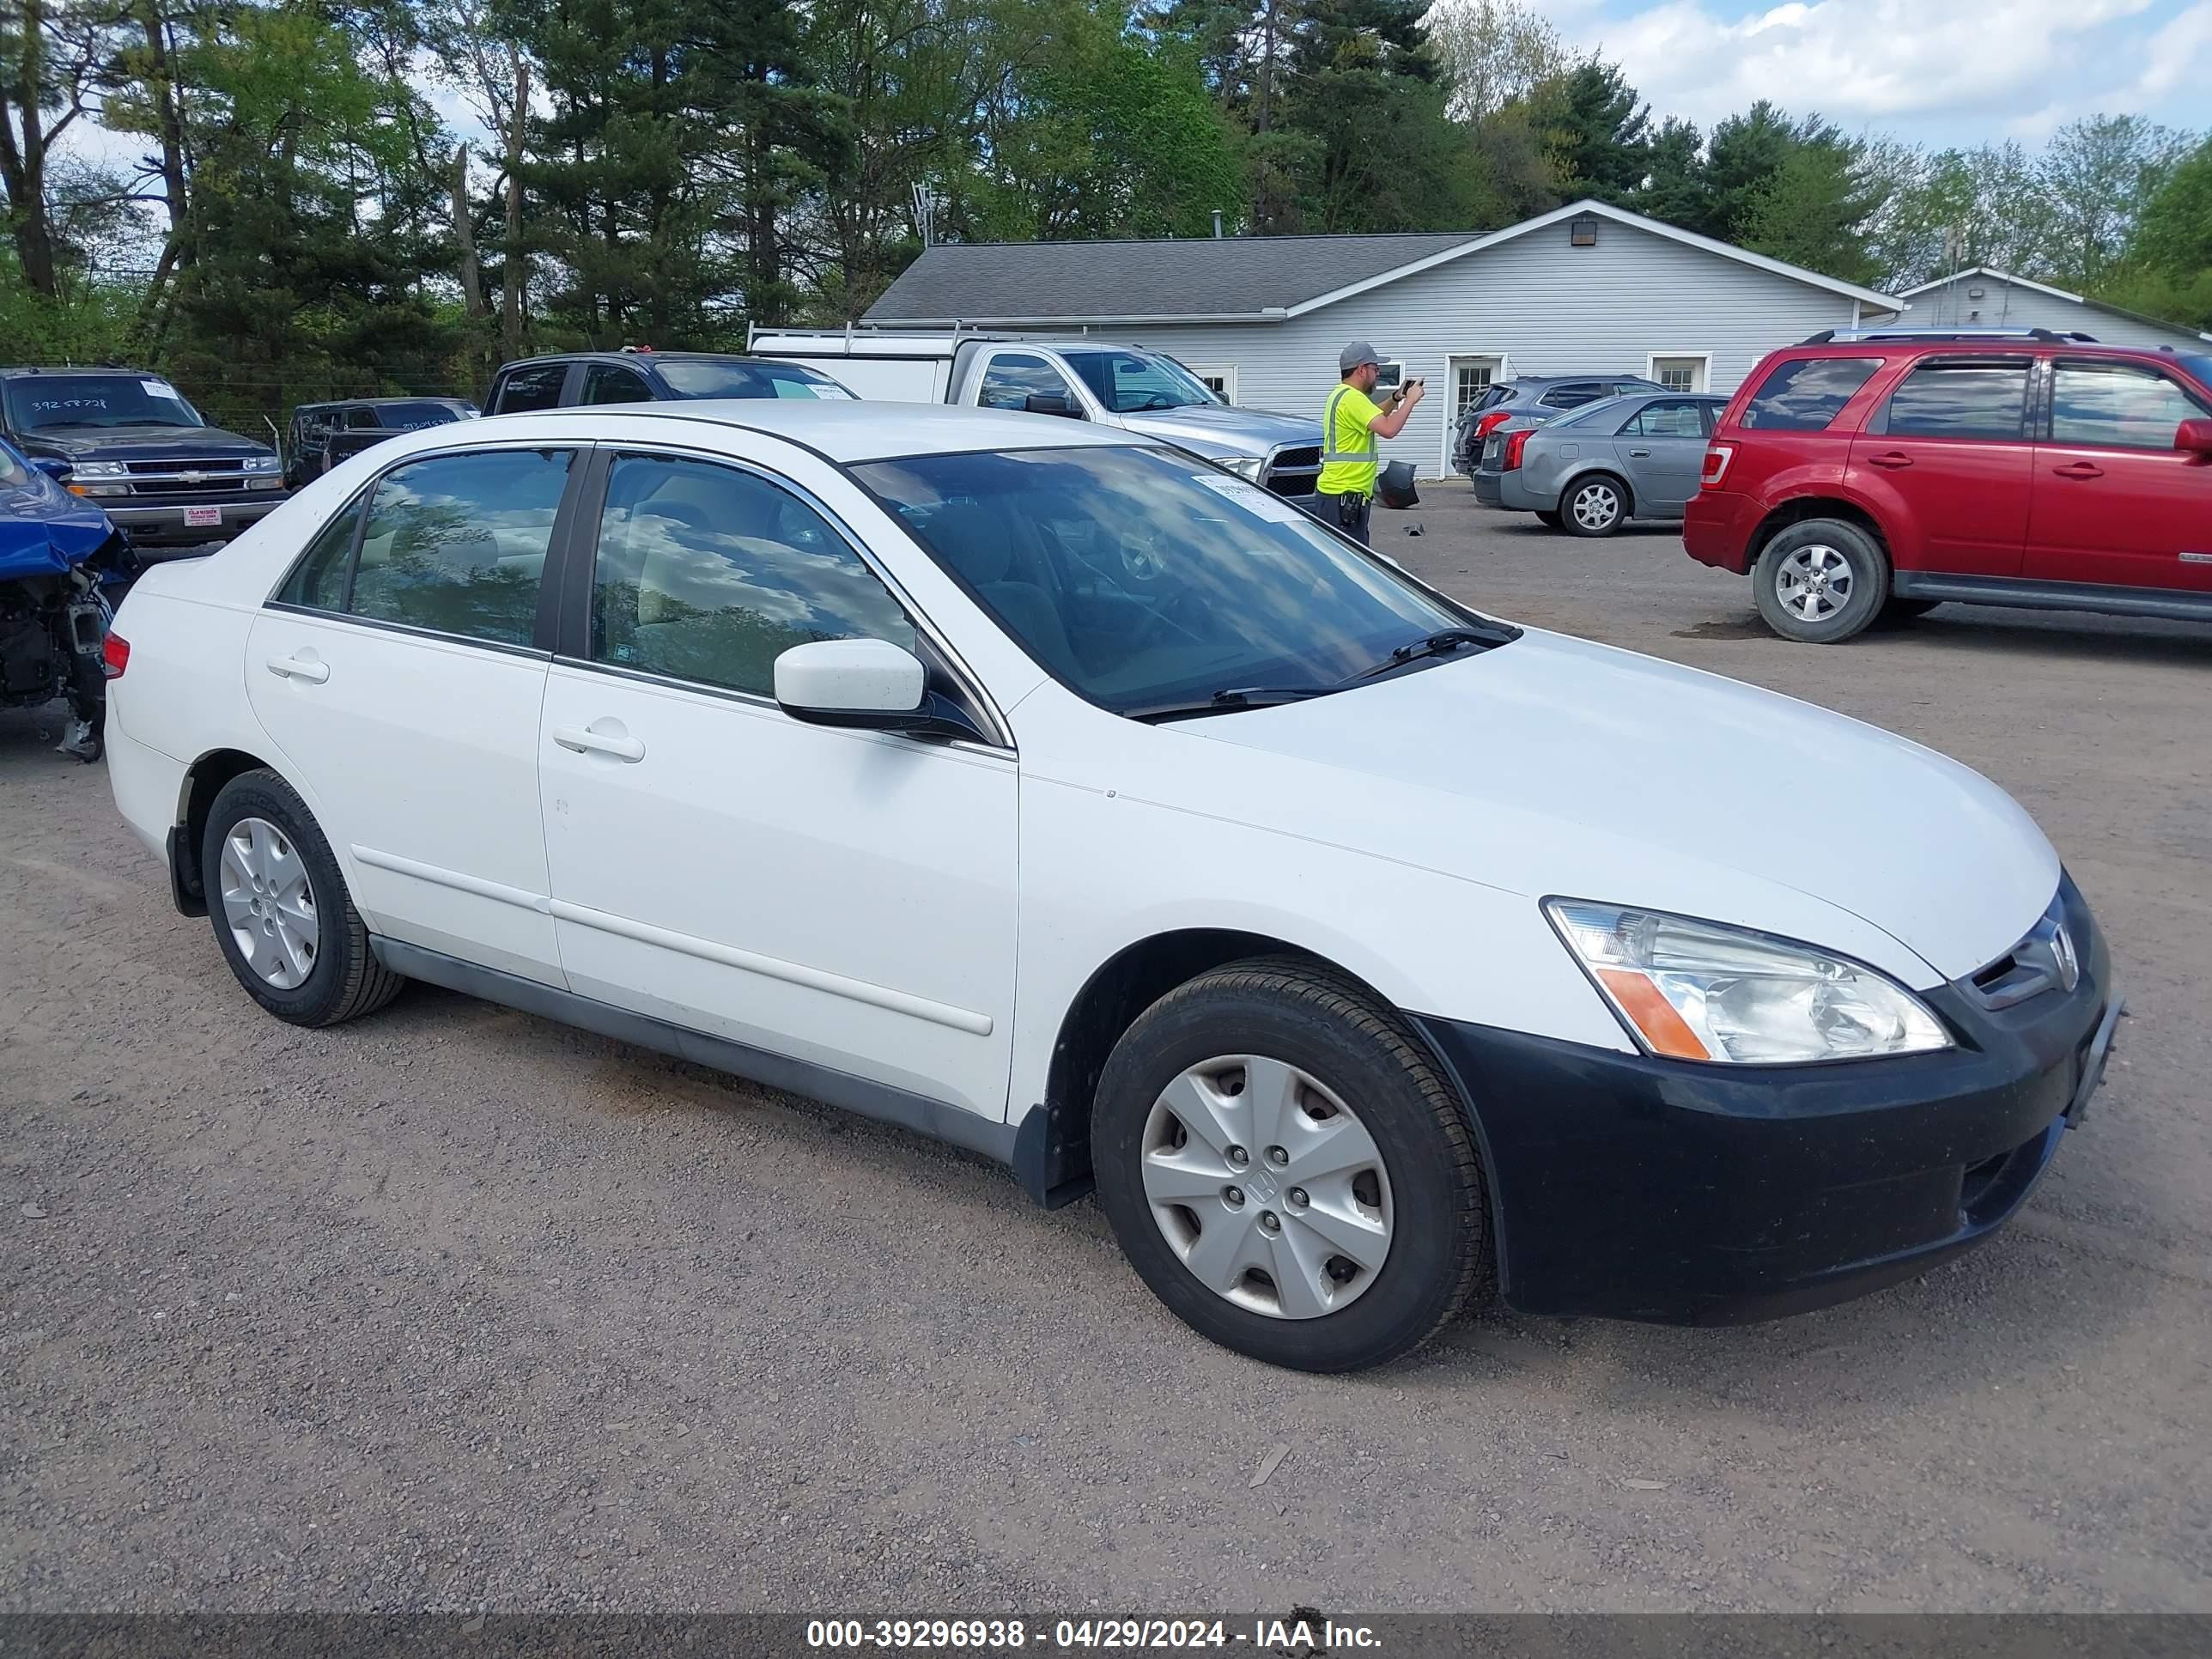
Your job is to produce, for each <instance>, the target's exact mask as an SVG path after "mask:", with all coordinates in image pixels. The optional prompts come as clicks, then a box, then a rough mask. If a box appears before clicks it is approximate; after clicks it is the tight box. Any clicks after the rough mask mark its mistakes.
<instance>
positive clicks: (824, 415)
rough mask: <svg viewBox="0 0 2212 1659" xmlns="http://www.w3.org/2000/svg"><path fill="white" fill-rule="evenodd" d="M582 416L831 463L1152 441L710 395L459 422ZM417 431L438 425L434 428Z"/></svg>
mask: <svg viewBox="0 0 2212 1659" xmlns="http://www.w3.org/2000/svg"><path fill="white" fill-rule="evenodd" d="M589 420H597V421H605V422H617V423H619V425H620V427H621V428H622V429H621V430H618V431H617V432H615V433H613V434H612V436H613V437H614V438H615V439H617V440H623V439H633V438H634V437H635V428H633V427H632V426H631V424H630V423H632V422H641V423H648V424H652V425H664V424H665V426H666V427H667V428H684V427H694V428H696V427H707V428H722V429H723V430H725V431H738V432H757V433H759V434H761V435H763V436H764V437H769V438H779V439H781V440H783V441H786V442H788V443H793V444H798V445H799V446H801V447H805V448H807V449H811V450H813V451H814V452H816V453H817V454H820V455H823V456H824V457H826V458H827V459H829V460H832V461H836V462H839V463H855V462H861V461H883V460H897V459H907V458H909V457H913V456H917V455H944V454H958V453H974V452H978V451H985V450H1000V449H1083V448H1097V447H1104V446H1115V447H1123V448H1137V447H1145V446H1146V445H1155V444H1157V443H1158V440H1157V439H1152V438H1146V437H1143V436H1140V435H1136V434H1133V433H1125V432H1122V431H1121V430H1120V429H1119V428H1115V427H1107V426H1099V425H1096V424H1093V423H1092V422H1088V421H1071V420H1067V419H1066V418H1065V417H1062V416H1050V415H1030V414H1024V413H1019V412H1017V411H1014V410H989V409H961V408H955V407H953V406H952V405H951V404H896V403H865V402H861V401H860V400H859V399H853V400H850V401H848V400H845V399H836V400H833V401H829V402H812V401H800V400H798V399H782V398H702V399H699V400H697V401H688V400H687V401H685V402H681V403H661V404H580V405H578V406H576V407H574V408H569V409H543V410H529V411H526V412H525V413H522V414H519V415H492V416H486V417H485V418H484V419H483V420H481V421H471V422H467V428H468V431H469V434H470V440H471V441H479V442H481V441H485V440H487V439H489V438H493V437H496V436H497V435H498V434H499V433H500V432H501V430H502V429H511V428H510V423H512V422H547V423H549V424H554V423H557V424H558V425H564V426H565V425H569V424H574V423H579V422H584V421H589ZM424 429H425V430H426V431H433V432H442V431H445V430H447V428H442V427H432V428H424ZM685 435H689V434H685ZM661 436H662V437H663V438H665V439H671V440H672V439H674V438H675V437H677V436H678V431H676V430H664V431H663V432H662V434H661ZM449 441H450V440H449Z"/></svg>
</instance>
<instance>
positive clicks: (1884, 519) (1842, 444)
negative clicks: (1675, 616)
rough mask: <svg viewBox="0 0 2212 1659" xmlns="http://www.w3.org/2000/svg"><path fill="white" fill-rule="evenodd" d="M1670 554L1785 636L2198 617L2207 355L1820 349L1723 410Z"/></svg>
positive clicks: (1885, 340) (2032, 344) (1881, 334)
mask: <svg viewBox="0 0 2212 1659" xmlns="http://www.w3.org/2000/svg"><path fill="white" fill-rule="evenodd" d="M1682 540H1683V542H1684V544H1686V546H1687V548H1688V550H1689V553H1690V556H1691V557H1692V558H1693V559H1696V560H1698V561H1699V562H1702V563H1705V564H1710V565H1717V566H1718V567H1719V568H1721V569H1723V570H1733V571H1735V573H1736V574H1739V575H1742V574H1749V575H1750V576H1751V577H1752V580H1753V586H1754V588H1755V589H1756V592H1757V596H1758V600H1759V615H1760V616H1761V617H1765V620H1766V623H1767V626H1769V627H1770V628H1771V629H1774V631H1775V632H1776V633H1778V634H1780V635H1783V636H1784V637H1785V638H1788V639H1793V640H1805V641H1813V642H1815V643H1823V644H1825V643H1831V642H1833V641H1838V640H1847V639H1849V638H1850V637H1851V635H1854V634H1857V632H1858V631H1859V630H1860V629H1863V628H1865V627H1866V626H1867V625H1868V624H1869V623H1872V622H1874V621H1875V620H1876V619H1878V618H1880V617H1885V616H1890V617H1894V616H1899V615H1905V616H1913V615H1917V614H1918V613H1920V612H1921V611H1927V610H1929V609H1930V608H1932V607H1933V606H1936V605H1941V604H1943V603H1945V602H1946V601H1964V602H1966V603H1967V604H1973V605H2032V606H2037V607H2040V608H2045V609H2056V610H2075V611H2109V612H2113V613H2115V614H2118V615H2121V616H2132V617H2185V618H2190V619H2192V620H2199V621H2207V622H2212V347H2208V348H2207V353H2206V354H2201V355H2200V354H2187V355H2184V354H2179V353H2176V352H2172V351H2167V350H2137V349H2131V348H2125V347H2119V346H2102V345H2099V344H2098V343H2096V342H2095V341H2094V340H2093V339H2091V338H2090V337H2088V336H2087V335H2084V334H2060V333H2054V332H2052V331H2051V330H2048V329H2013V330H1991V329H1980V330H1958V329H1954V330H1945V331H1932V330H1929V331H1922V330H1911V329H1887V330H1883V329H1865V330H1850V331H1846V330H1840V329H1839V330H1836V331H1832V332H1829V333H1825V334H1816V335H1814V337H1812V338H1811V339H1809V340H1808V341H1806V342H1805V343H1804V344H1802V345H1797V346H1790V347H1789V348H1787V349H1784V350H1781V351H1778V352H1775V353H1773V354H1772V355H1771V356H1768V357H1767V359H1766V360H1765V362H1762V363H1760V364H1759V367H1758V368H1756V369H1754V370H1753V372H1752V374H1751V377H1750V378H1749V379H1748V380H1746V381H1745V382H1744V383H1743V385H1742V386H1741V388H1739V389H1738V391H1737V392H1736V394H1735V397H1733V398H1730V399H1729V405H1728V408H1727V409H1726V410H1723V413H1722V415H1721V418H1720V422H1719V424H1718V425H1717V427H1716V428H1714V431H1713V437H1712V441H1711V445H1710V447H1708V448H1707V449H1706V451H1705V472H1704V477H1703V478H1702V480H1701V481H1700V485H1699V491H1698V493H1697V495H1694V496H1692V498H1691V500H1690V503H1689V508H1688V512H1687V514H1686V518H1685V520H1684V523H1683V531H1682Z"/></svg>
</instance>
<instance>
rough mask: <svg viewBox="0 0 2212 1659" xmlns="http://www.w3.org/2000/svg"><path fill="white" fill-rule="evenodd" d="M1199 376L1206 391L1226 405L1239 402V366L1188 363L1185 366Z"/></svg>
mask: <svg viewBox="0 0 2212 1659" xmlns="http://www.w3.org/2000/svg"><path fill="white" fill-rule="evenodd" d="M1184 367H1185V368H1188V369H1189V370H1190V372H1191V373H1192V374H1195V375H1197V376H1198V378H1199V379H1200V380H1201V381H1203V382H1204V383H1205V385H1206V389H1207V390H1208V391H1210V392H1212V393H1213V395H1214V396H1215V397H1217V398H1220V399H1221V401H1222V402H1223V403H1225V404H1233V403H1235V402H1236V401H1237V365H1236V364H1234V363H1188V364H1185V365H1184Z"/></svg>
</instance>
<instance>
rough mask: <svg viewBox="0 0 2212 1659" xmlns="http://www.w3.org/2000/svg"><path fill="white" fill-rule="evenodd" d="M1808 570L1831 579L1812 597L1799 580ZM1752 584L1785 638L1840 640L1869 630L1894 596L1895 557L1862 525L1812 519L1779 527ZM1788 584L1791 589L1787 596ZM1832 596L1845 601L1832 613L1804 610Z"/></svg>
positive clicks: (1763, 614) (1768, 619) (1764, 613)
mask: <svg viewBox="0 0 2212 1659" xmlns="http://www.w3.org/2000/svg"><path fill="white" fill-rule="evenodd" d="M1808 570H1810V571H1814V572H1815V573H1816V574H1817V573H1818V572H1821V571H1825V572H1826V577H1825V580H1826V582H1827V583H1828V584H1829V586H1826V587H1825V588H1823V589H1822V590H1821V591H1820V592H1819V593H1816V594H1814V596H1813V597H1812V599H1810V600H1809V601H1808V600H1807V599H1804V598H1802V597H1800V596H1801V595H1802V592H1803V589H1802V586H1795V585H1794V584H1795V583H1796V582H1797V581H1802V578H1803V577H1804V575H1805V574H1807V572H1808ZM1839 577H1840V578H1841V580H1840V592H1838V578H1839ZM1751 585H1752V592H1753V595H1754V596H1755V597H1756V599H1758V601H1759V617H1760V618H1761V619H1762V620H1763V621H1764V622H1765V623H1766V625H1767V626H1768V627H1769V628H1771V629H1773V630H1774V631H1775V632H1776V633H1778V634H1779V635H1781V636H1782V637H1783V638H1784V639H1785V640H1796V641H1799V642H1801V643H1802V644H1806V645H1835V644H1838V643H1840V642H1841V641H1844V640H1848V639H1850V638H1851V637H1853V636H1854V635H1857V634H1860V633H1862V632H1863V631H1864V630H1865V629H1866V628H1867V626H1868V625H1869V623H1872V622H1873V621H1874V620H1875V617H1878V616H1880V615H1881V610H1882V606H1883V605H1884V603H1885V602H1887V599H1888V598H1889V560H1888V559H1887V557H1886V556H1884V554H1883V553H1882V550H1881V545H1880V544H1878V543H1877V542H1876V541H1875V538H1873V537H1872V536H1870V535H1869V534H1868V533H1867V532H1865V531H1863V530H1862V529H1860V528H1859V526H1857V525H1855V524H1852V523H1850V522H1849V521H1847V520H1843V519H1807V520H1803V521H1802V523H1798V524H1793V525H1789V526H1785V527H1784V528H1783V529H1781V530H1778V531H1777V532H1775V534H1774V536H1773V538H1771V540H1769V541H1768V543H1767V544H1766V545H1765V547H1764V548H1763V549H1761V550H1760V551H1759V562H1758V563H1757V564H1756V565H1754V566H1753V568H1752V573H1751ZM1785 587H1789V588H1790V595H1789V597H1788V598H1787V599H1785V595H1784V588H1785ZM1831 597H1832V598H1837V599H1839V602H1838V603H1837V604H1836V605H1835V606H1834V608H1833V609H1832V611H1828V612H1827V614H1826V615H1820V616H1807V615H1804V614H1802V608H1803V606H1804V605H1806V604H1808V603H1810V604H1812V605H1815V606H1817V605H1819V604H1820V602H1821V601H1822V599H1824V598H1831ZM1793 605H1795V606H1796V607H1798V608H1796V609H1793V608H1792V607H1793Z"/></svg>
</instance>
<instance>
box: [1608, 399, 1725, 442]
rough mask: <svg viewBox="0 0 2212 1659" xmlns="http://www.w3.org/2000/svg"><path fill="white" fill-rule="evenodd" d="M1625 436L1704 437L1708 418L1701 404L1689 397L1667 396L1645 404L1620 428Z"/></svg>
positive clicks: (1621, 433)
mask: <svg viewBox="0 0 2212 1659" xmlns="http://www.w3.org/2000/svg"><path fill="white" fill-rule="evenodd" d="M1620 435H1621V436H1623V437H1625V438H1702V437H1704V436H1705V417H1704V416H1703V414H1702V413H1701V412H1700V405H1699V404H1697V403H1696V402H1695V401H1694V400H1692V399H1691V398H1664V399H1662V400H1661V401H1660V402H1658V403H1651V404H1644V407H1643V408H1642V409H1641V410H1638V411H1637V413H1636V415H1635V416H1634V417H1633V418H1632V420H1630V422H1628V424H1627V425H1626V426H1625V427H1623V428H1621V429H1620Z"/></svg>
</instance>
